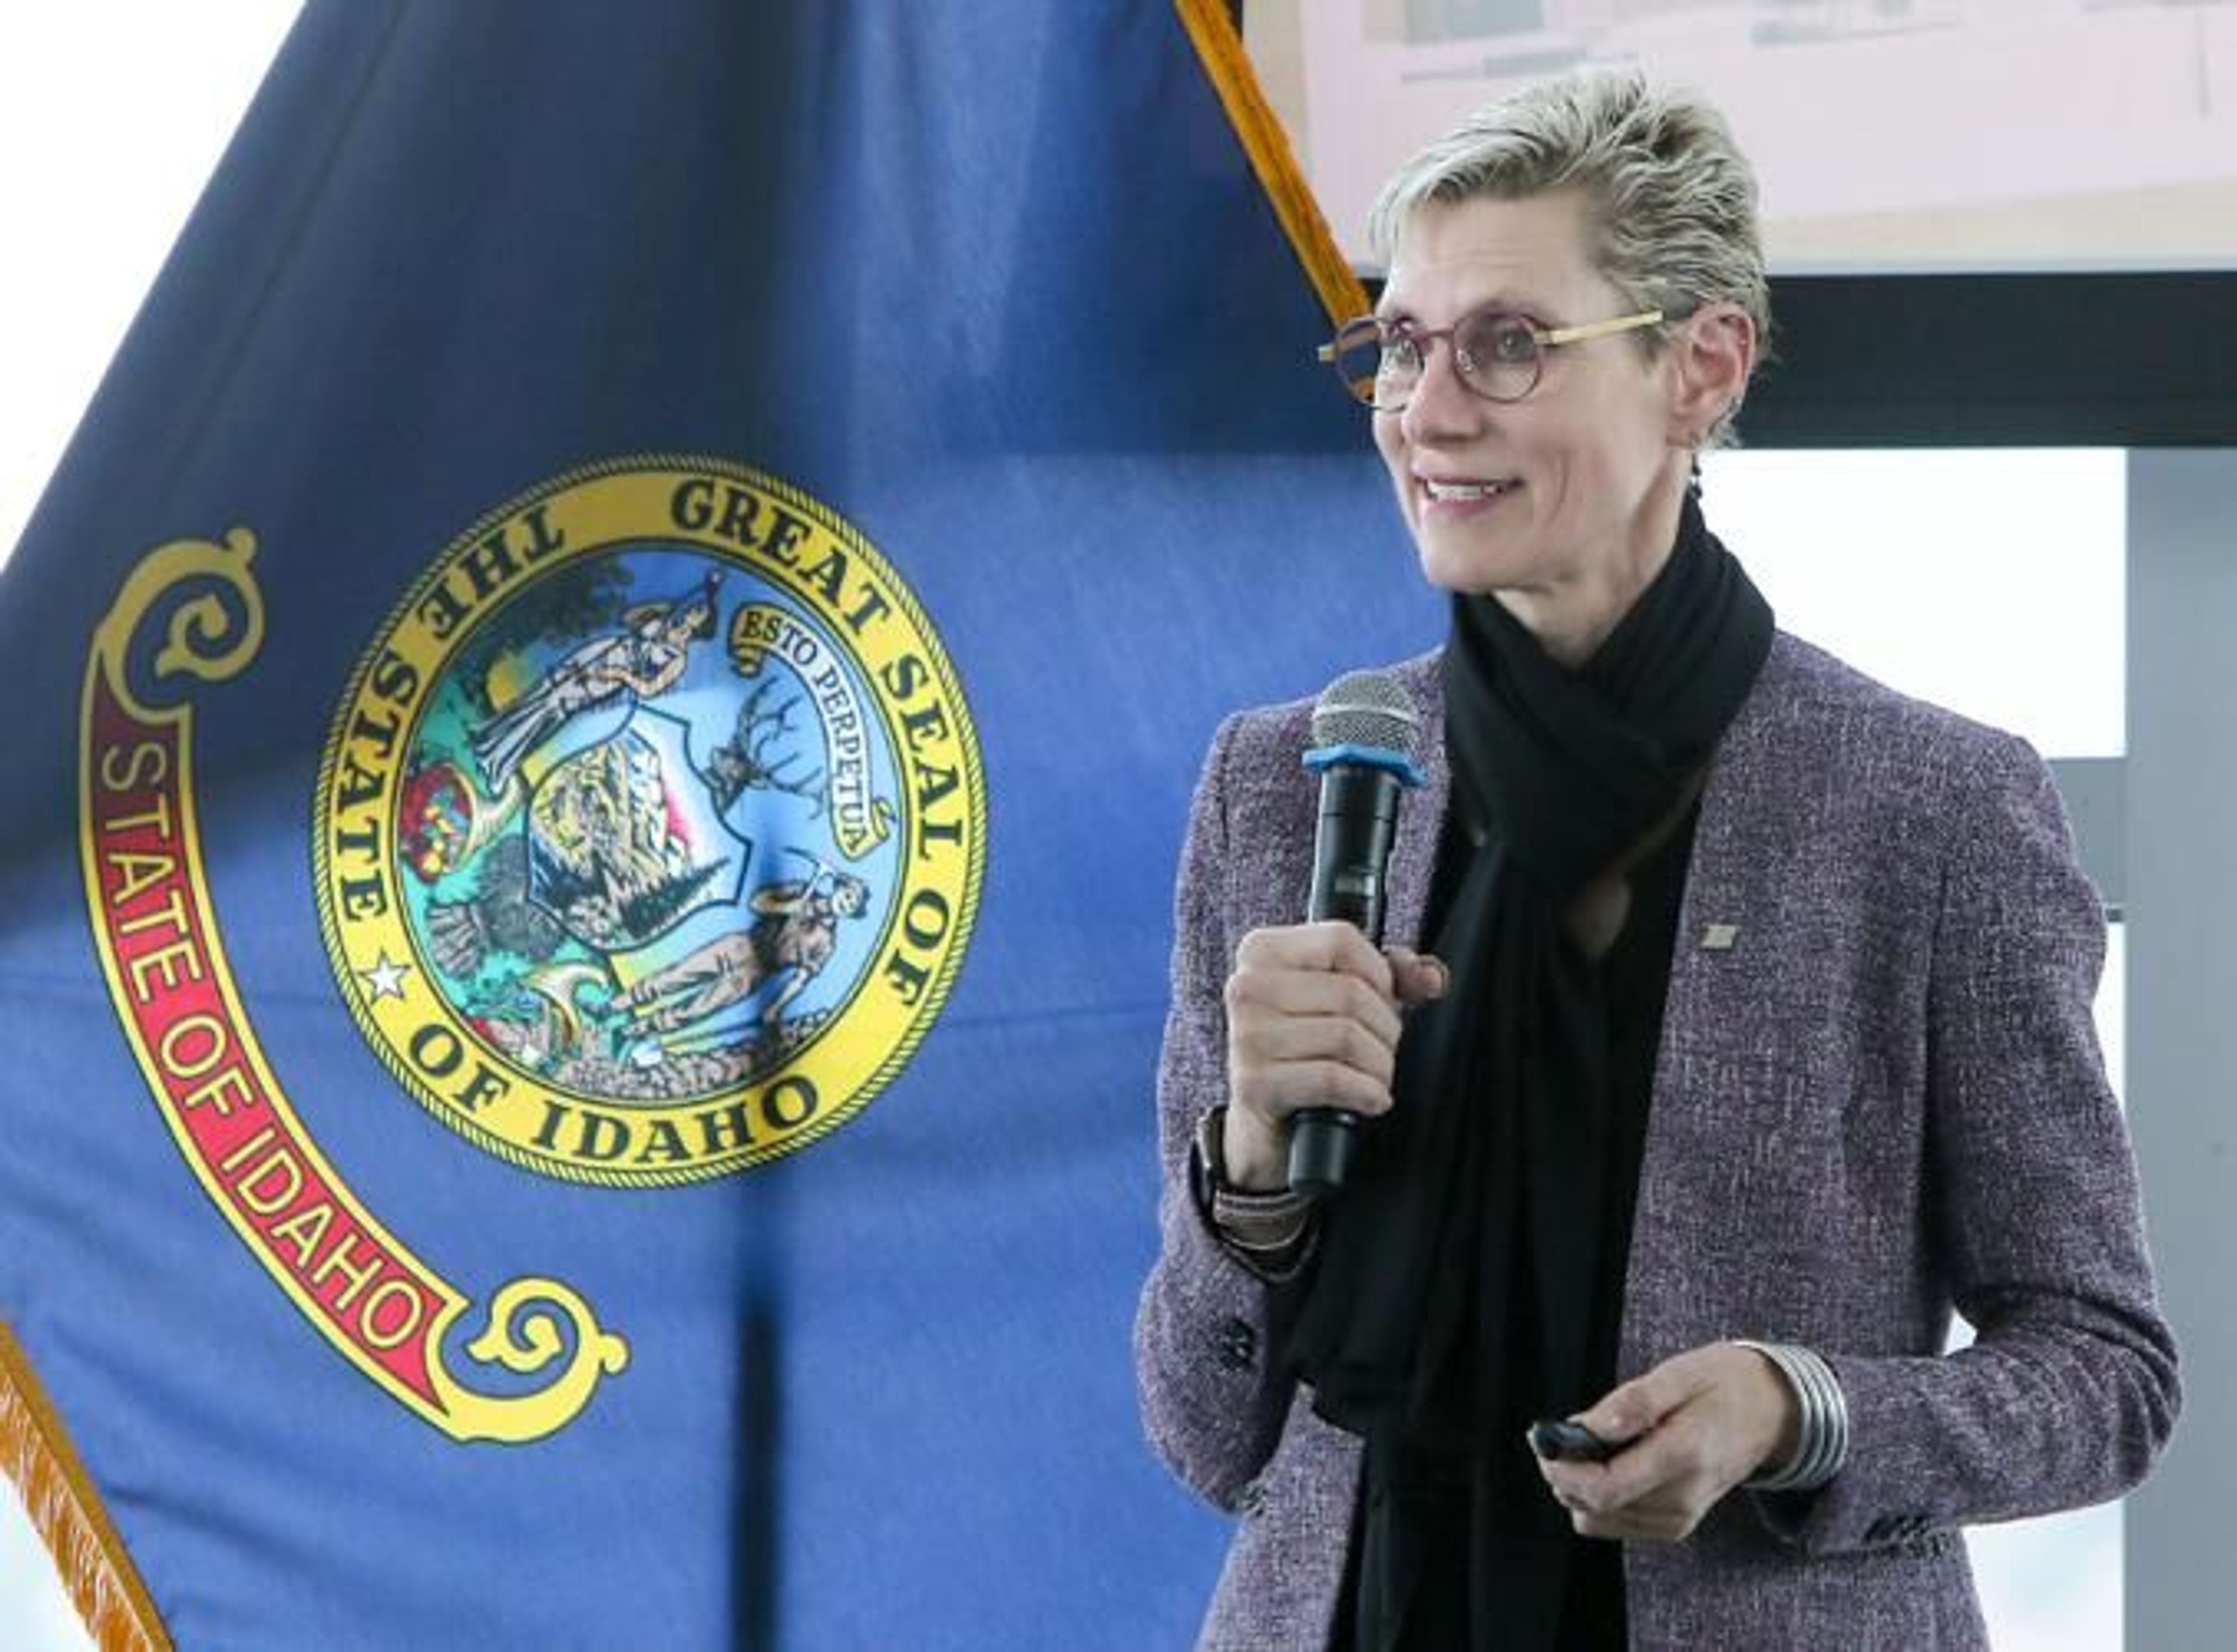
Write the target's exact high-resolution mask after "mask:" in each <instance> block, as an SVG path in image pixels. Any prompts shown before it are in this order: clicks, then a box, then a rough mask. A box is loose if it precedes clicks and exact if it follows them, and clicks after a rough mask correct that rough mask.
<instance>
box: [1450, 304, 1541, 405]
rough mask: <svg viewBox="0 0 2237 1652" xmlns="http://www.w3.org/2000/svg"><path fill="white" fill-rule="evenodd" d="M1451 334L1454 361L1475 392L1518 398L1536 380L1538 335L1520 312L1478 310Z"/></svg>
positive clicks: (1509, 398)
mask: <svg viewBox="0 0 2237 1652" xmlns="http://www.w3.org/2000/svg"><path fill="white" fill-rule="evenodd" d="M1453 334H1454V336H1453V354H1454V357H1455V361H1454V365H1455V367H1458V368H1459V369H1460V373H1461V377H1462V378H1463V379H1466V380H1468V383H1469V384H1470V385H1472V386H1474V387H1475V390H1476V392H1477V393H1479V394H1481V395H1486V396H1488V397H1490V398H1491V399H1492V400H1494V401H1520V400H1521V399H1522V398H1523V397H1525V396H1527V395H1528V394H1529V393H1530V391H1531V387H1533V386H1534V385H1535V384H1536V383H1537V382H1538V354H1539V353H1538V335H1537V334H1536V333H1535V332H1534V331H1532V329H1531V327H1530V324H1529V323H1528V321H1525V320H1522V319H1521V317H1520V316H1514V315H1502V314H1500V313H1499V312H1498V311H1496V310H1479V311H1477V312H1476V313H1475V314H1474V315H1470V316H1465V317H1463V318H1462V320H1461V322H1460V325H1459V326H1458V327H1455V328H1454V330H1453Z"/></svg>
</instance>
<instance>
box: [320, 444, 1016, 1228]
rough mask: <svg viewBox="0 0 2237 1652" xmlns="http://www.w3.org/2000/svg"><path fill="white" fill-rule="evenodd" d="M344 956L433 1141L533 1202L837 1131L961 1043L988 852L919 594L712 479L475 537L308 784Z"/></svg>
mask: <svg viewBox="0 0 2237 1652" xmlns="http://www.w3.org/2000/svg"><path fill="white" fill-rule="evenodd" d="M316 813H317V849H316V876H317V879H318V897H319V909H320V921H321V925H322V928H323V931H324V934H325V938H326V943H327V952H328V954H329V955H330V956H331V958H332V960H333V966H334V970H335V975H336V979H337V981H339V983H340V987H341V990H342V993H343V995H344V997H345V999H346V1001H347V1002H348V1004H349V1006H350V1008H351V1011H352V1013H353V1014H354V1016H355V1018H356V1021H357V1023H358V1025H359V1027H360V1028H361V1029H362V1030H363V1031H364V1033H365V1034H366V1037H367V1039H369V1040H370V1041H371V1042H372V1044H373V1047H374V1049H375V1050H376V1051H378V1052H379V1054H380V1056H381V1057H382V1059H383V1060H384V1061H386V1063H387V1065H388V1066H389V1067H390V1068H391V1069H392V1070H393V1072H394V1073H395V1074H397V1076H398V1077H399V1079H400V1080H402V1081H403V1082H404V1084H405V1085H406V1087H407V1088H408V1089H409V1090H410V1091H411V1092H412V1094H414V1095H415V1096H416V1097H417V1098H418V1099H419V1100H420V1101H421V1102H422V1103H423V1104H424V1105H425V1106H426V1107H427V1108H428V1109H429V1110H430V1111H431V1112H432V1113H434V1115H435V1116H436V1117H437V1118H439V1119H440V1120H443V1121H444V1122H445V1123H446V1124H448V1125H450V1126H451V1127H452V1128H454V1129H456V1130H458V1131H459V1133H462V1134H463V1135H465V1136H466V1137H467V1138H468V1139H469V1140H472V1141H474V1142H475V1143H477V1144H478V1145H479V1146H483V1147H485V1148H487V1149H488V1150H490V1151H491V1152H493V1153H498V1154H499V1155H501V1156H502V1157H504V1158H505V1159H508V1160H511V1161H513V1162H514V1163H516V1164H519V1165H522V1166H526V1167H528V1168H530V1169H532V1170H536V1171H538V1172H541V1173H544V1174H547V1175H552V1176H557V1177H563V1178H566V1179H570V1180H585V1181H594V1182H603V1183H607V1184H610V1185H617V1186H669V1185H673V1184H676V1183H679V1182H684V1181H690V1180H699V1179H703V1178H706V1177H710V1176H717V1175H722V1174H725V1173H730V1172H734V1171H737V1170H741V1169H744V1168H746V1167H748V1166H753V1165H757V1164H761V1163H763V1162H766V1161H767V1160H770V1159H772V1158H775V1157H776V1156H778V1155H780V1154H782V1153H789V1152H792V1151H794V1150H795V1149H797V1148H799V1147H802V1146H805V1145H807V1144H808V1143H810V1142H812V1141H815V1140H817V1139H819V1138H820V1137H822V1136H823V1135H824V1134H826V1133H828V1132H829V1131H831V1130H832V1129H834V1128H835V1127H837V1126H838V1125H840V1124H841V1123H842V1122H844V1121H845V1120H847V1119H848V1118H850V1117H852V1116H854V1115H855V1113H858V1112H859V1111H860V1110H861V1108H862V1107H864V1106H866V1105H867V1104H868V1102H869V1100H871V1099H872V1098H873V1097H874V1095H875V1094H877V1093H878V1091H879V1090H880V1089H881V1087H883V1086H884V1085H885V1084H886V1083H887V1082H888V1080H890V1079H891V1078H892V1077H893V1075H894V1073H895V1072H897V1071H898V1070H899V1069H900V1067H901V1065H902V1064H903V1063H904V1062H905V1061H907V1059H908V1057H909V1055H910V1054H911V1052H912V1051H914V1048H915V1047H916V1046H917V1045H918V1043H919V1042H920V1041H921V1040H922V1039H923V1037H924V1036H925V1034H926V1033H927V1029H928V1028H930V1026H931V1025H932V1023H933V1021H934V1019H935V1018H936V1017H937V1015H938V1014H939V1013H940V1007H941V1005H942V1003H943V1002H944V1001H945V1000H946V998H947V994H948V991H949V989H950V988H951V986H952V984H953V982H954V978H955V974H956V970H957V968H958V967H959V966H960V962H961V960H962V957H963V954H964V950H965V948H966V945H967V942H968V939H969V936H970V933H971V928H972V923H973V918H974V916H975V915H976V910H977V905H978V895H979V888H980V878H981V875H982V872H983V869H984V864H985V852H986V825H987V808H986V790H985V784H984V779H983V774H982V770H981V768H980V760H979V752H978V746H977V739H976V736H975V734H974V732H973V728H972V724H971V719H970V715H969V712H968V710H967V708H966V705H965V703H964V698H963V695H962V692H961V690H960V685H959V684H958V683H957V682H956V679H955V676H954V671H953V670H952V669H951V667H950V665H949V663H948V660H947V655H946V653H945V652H944V651H943V650H942V649H941V647H940V641H939V638H937V637H936V636H935V635H934V631H933V629H932V626H931V624H930V623H929V622H928V621H927V618H925V615H924V613H923V611H921V608H920V607H919V606H918V604H917V602H916V599H915V598H914V595H913V594H912V593H911V592H910V591H909V590H908V589H907V587H906V586H905V585H903V584H902V583H901V580H900V578H898V577H897V576H896V575H895V573H894V570H893V569H892V568H891V567H890V566H888V564H887V563H886V561H885V559H884V558H882V557H881V556H880V555H879V554H878V553H877V552H876V551H875V550H874V548H873V547H872V546H871V545H869V544H868V542H867V541H866V540H865V539H863V538H862V537H861V535H860V534H859V533H857V532H855V530H854V529H853V528H852V527H850V526H849V525H848V524H847V523H846V522H845V521H843V520H842V519H840V518H839V517H838V516H837V515H836V514H835V512H831V511H830V510H828V509H827V508H825V507H824V506H822V505H821V504H819V503H818V502H817V501H815V499H810V498H808V496H807V495H805V494H803V493H802V492H799V491H798V490H797V489H795V488H793V487H791V486H788V485H786V484H785V483H782V482H781V481H778V480H775V479H772V478H770V477H768V476H764V475H762V474H760V473H758V472H754V471H751V470H749V469H746V468H743V467H742V466H736V465H732V464H729V463H727V462H723V461H716V460H709V459H700V458H677V457H671V456H666V455H659V456H646V457H642V458H633V459H617V460H614V461H610V462H608V463H605V464H601V465H597V466H591V467H588V468H585V469H583V470H579V471H575V472H570V473H569V474H567V475H565V476H563V477H559V478H558V479H554V480H552V481H551V482H550V483H547V484H546V485H544V486H541V487H539V488H537V489H534V490H532V491H531V492H528V493H526V494H524V495H523V496H521V497H520V498H518V499H514V500H512V501H511V503H509V504H507V505H506V506H504V507H502V508H501V509H499V510H498V511H496V512H492V513H491V514H490V515H489V516H488V517H486V518H485V519H483V520H482V521H480V522H478V523H477V524H476V525H474V526H473V527H472V529H470V530H469V531H468V532H466V533H465V534H463V535H461V536H460V537H459V539H457V540H456V541H455V542H453V543H452V545H450V546H449V547H448V549H446V550H445V552H444V553H443V554H442V556H441V558H439V560H438V561H437V562H436V563H435V564H434V565H432V566H431V567H430V568H429V569H428V570H427V572H426V573H425V574H424V575H423V576H422V577H421V578H420V579H419V581H418V583H417V584H416V585H414V586H413V587H412V590H411V591H409V592H408V593H407V594H406V596H405V598H403V600H402V601H401V602H399V604H398V605H397V607H396V609H395V611H393V613H392V614H391V615H390V616H389V618H388V619H387V621H386V624H385V625H384V627H383V629H382V631H381V632H380V634H379V636H378V637H377V638H375V639H374V640H373V644H372V645H371V646H370V647H369V648H368V649H367V650H366V653H365V655H364V656H363V657H362V658H361V659H360V664H359V665H358V668H357V670H356V672H355V673H354V675H353V678H352V680H351V683H350V685H349V689H348V691H347V694H346V697H345V699H344V702H343V704H342V705H341V706H340V710H338V711H337V713H336V715H335V717H334V720H333V728H332V732H331V734H330V735H329V737H328V739H327V747H326V752H325V757H324V761H323V763H322V764H321V767H320V780H319V791H318V798H317V806H316Z"/></svg>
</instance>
